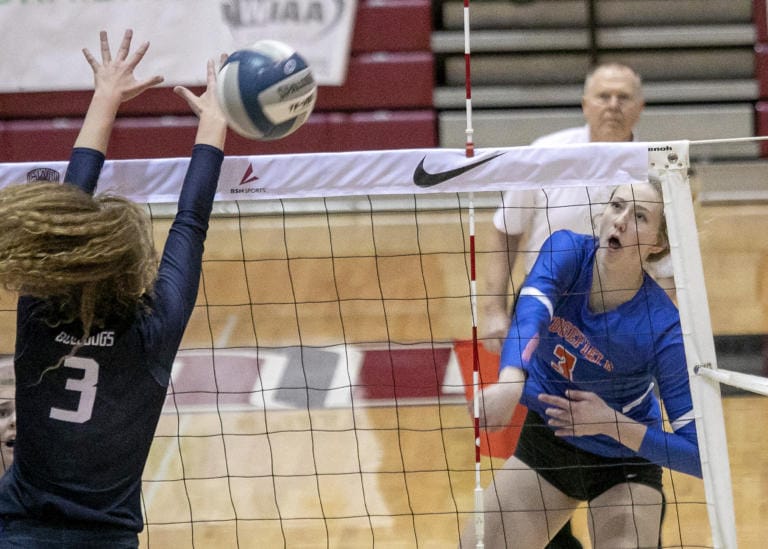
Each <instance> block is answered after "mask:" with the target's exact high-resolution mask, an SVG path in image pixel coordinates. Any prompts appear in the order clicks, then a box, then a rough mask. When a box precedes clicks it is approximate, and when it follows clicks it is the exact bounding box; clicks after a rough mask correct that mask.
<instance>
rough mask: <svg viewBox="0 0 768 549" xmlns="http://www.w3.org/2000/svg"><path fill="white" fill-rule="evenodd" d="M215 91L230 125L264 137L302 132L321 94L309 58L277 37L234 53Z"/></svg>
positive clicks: (246, 134) (245, 134)
mask: <svg viewBox="0 0 768 549" xmlns="http://www.w3.org/2000/svg"><path fill="white" fill-rule="evenodd" d="M216 90H217V98H218V100H219V104H220V105H221V108H222V110H223V111H224V115H225V116H226V117H227V122H228V123H229V127H230V128H232V130H234V131H235V132H236V133H238V134H239V135H242V136H243V137H247V138H249V139H259V140H264V141H268V140H274V139H281V138H283V137H285V136H287V135H290V134H292V133H293V132H295V131H296V130H298V129H299V128H300V127H301V125H302V124H304V122H306V121H307V119H308V118H309V115H310V114H311V113H312V109H314V107H315V100H316V98H317V84H316V83H315V78H314V76H313V75H312V70H311V69H310V67H309V65H308V64H307V62H306V61H305V60H304V58H303V57H302V56H301V55H299V54H298V53H297V52H296V51H295V50H294V49H293V48H292V47H290V46H289V45H287V44H285V43H283V42H279V41H277V40H260V41H258V42H256V43H254V44H252V45H251V46H249V47H247V48H243V49H240V50H237V51H235V52H233V53H232V54H231V55H230V56H229V57H228V58H227V61H226V62H225V63H224V65H222V67H221V69H219V78H218V85H217V88H216Z"/></svg>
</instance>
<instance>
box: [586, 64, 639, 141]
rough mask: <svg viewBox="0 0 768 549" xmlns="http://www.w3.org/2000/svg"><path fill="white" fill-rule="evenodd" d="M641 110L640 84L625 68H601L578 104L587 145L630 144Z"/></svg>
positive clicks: (594, 75) (590, 81)
mask: <svg viewBox="0 0 768 549" xmlns="http://www.w3.org/2000/svg"><path fill="white" fill-rule="evenodd" d="M644 106H645V102H644V100H643V96H642V91H641V89H640V81H639V79H638V77H637V75H636V74H635V73H633V72H632V71H631V70H629V69H628V68H625V67H614V66H609V67H603V68H600V69H598V70H596V71H595V73H594V74H593V75H592V76H591V77H590V78H589V80H588V82H587V85H586V87H585V89H584V97H583V98H582V101H581V107H582V111H583V112H584V118H585V119H586V121H587V124H588V125H589V138H590V141H609V142H614V141H632V135H633V134H632V132H633V130H634V127H635V124H637V121H638V120H639V119H640V113H641V112H642V110H643V107H644Z"/></svg>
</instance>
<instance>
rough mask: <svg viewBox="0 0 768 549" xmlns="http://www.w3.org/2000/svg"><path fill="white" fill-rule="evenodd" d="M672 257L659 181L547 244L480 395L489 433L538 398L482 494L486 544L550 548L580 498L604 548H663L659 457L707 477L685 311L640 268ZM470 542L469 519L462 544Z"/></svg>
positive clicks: (620, 191)
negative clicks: (494, 374) (583, 229)
mask: <svg viewBox="0 0 768 549" xmlns="http://www.w3.org/2000/svg"><path fill="white" fill-rule="evenodd" d="M666 253H668V241H667V236H666V225H665V222H664V216H663V203H662V200H661V188H660V185H658V184H657V183H649V184H642V185H633V186H623V187H619V188H617V189H616V190H615V191H614V193H613V194H612V195H611V198H610V201H609V203H608V205H607V206H606V207H605V210H604V212H603V213H602V215H601V217H600V220H599V227H598V233H597V236H596V237H593V236H591V235H581V234H576V233H573V232H570V231H558V232H555V233H554V234H552V236H551V237H550V238H549V239H547V240H546V241H545V243H544V245H543V247H542V249H541V252H540V254H539V257H538V259H537V261H536V263H535V265H534V267H533V269H532V270H531V272H530V274H529V275H528V277H527V278H526V280H525V284H524V286H523V288H522V290H521V293H520V297H519V299H518V301H517V303H516V307H515V315H514V317H513V320H512V324H511V326H510V330H509V334H508V336H507V338H506V340H505V343H504V347H503V350H502V354H501V365H500V368H501V370H500V372H499V382H498V383H497V384H495V385H493V386H491V387H488V388H487V389H485V390H484V391H483V393H482V399H481V403H482V408H481V409H482V410H483V411H484V414H481V422H482V424H483V425H484V426H486V427H487V428H489V429H493V428H495V427H499V428H500V427H503V426H505V425H507V424H508V422H509V420H510V417H511V415H512V413H513V410H514V407H515V406H516V405H517V403H518V402H521V403H522V404H524V405H525V406H527V407H528V415H527V418H526V421H525V425H524V427H523V431H522V433H521V436H520V440H519V442H518V445H517V449H516V452H515V455H514V456H512V457H511V458H509V460H508V461H507V462H506V463H505V464H504V467H503V468H502V469H501V470H498V471H497V472H496V474H495V477H494V480H493V482H492V483H491V485H490V486H489V487H488V488H487V489H486V490H485V494H484V511H485V530H484V532H485V534H484V535H485V543H486V547H491V548H493V547H525V548H536V547H544V546H545V545H546V543H547V542H548V540H549V538H550V537H551V535H552V534H554V533H555V532H557V531H558V529H559V528H560V527H561V526H562V525H563V524H565V522H566V521H567V520H569V518H570V516H571V515H572V513H573V511H574V510H575V509H576V507H577V506H578V505H579V504H580V503H581V502H584V501H586V502H588V504H589V509H590V519H589V529H590V537H591V539H592V541H593V544H594V547H596V548H611V549H613V548H617V547H656V546H657V543H658V539H659V529H660V514H661V509H662V498H663V494H662V485H661V477H662V470H661V466H667V467H670V468H672V469H675V470H678V471H682V472H685V473H688V474H691V475H696V476H701V464H700V460H699V453H698V444H697V438H696V428H695V423H694V421H693V410H692V401H691V395H690V387H689V383H688V370H687V367H686V361H685V354H684V350H683V342H682V335H681V329H680V320H679V315H678V311H677V309H676V307H675V305H674V304H673V303H672V301H671V300H670V299H669V297H668V296H667V294H666V293H665V292H664V290H663V289H661V287H660V286H659V285H658V284H657V283H656V282H654V281H653V279H652V278H651V277H650V276H648V275H647V274H646V273H645V271H644V269H643V266H644V264H646V263H648V262H651V261H654V260H657V259H659V258H660V257H663V256H664V255H665V254H666ZM656 386H657V388H658V394H659V395H660V396H661V399H662V400H663V402H664V407H665V409H666V412H667V414H668V416H669V421H670V422H671V426H672V428H673V430H674V431H673V432H666V431H665V430H664V429H663V428H662V415H661V410H660V403H659V401H658V399H657V397H656V394H655V393H656V391H655V390H654V389H655V387H656ZM473 539H474V532H473V529H472V528H467V529H466V531H465V532H464V536H463V538H462V546H463V547H471V546H473V543H474V542H473Z"/></svg>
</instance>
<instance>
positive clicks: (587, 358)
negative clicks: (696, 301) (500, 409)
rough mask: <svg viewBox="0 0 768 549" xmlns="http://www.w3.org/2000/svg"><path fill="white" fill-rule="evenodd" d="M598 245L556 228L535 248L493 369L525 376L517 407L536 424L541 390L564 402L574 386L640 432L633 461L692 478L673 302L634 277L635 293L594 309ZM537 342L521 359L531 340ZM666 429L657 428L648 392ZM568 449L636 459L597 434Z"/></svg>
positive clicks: (692, 442)
mask: <svg viewBox="0 0 768 549" xmlns="http://www.w3.org/2000/svg"><path fill="white" fill-rule="evenodd" d="M597 247H598V241H597V239H596V238H595V237H592V236H588V235H581V234H576V233H573V232H570V231H557V232H555V233H553V234H552V236H551V237H550V238H549V239H548V240H547V241H546V242H545V243H544V245H543V247H542V249H541V252H540V254H539V258H538V259H537V261H536V263H535V265H534V267H533V269H532V270H531V273H530V274H529V275H528V277H527V278H526V280H525V284H524V286H523V288H522V289H521V292H520V297H519V299H518V301H517V304H516V307H515V315H514V318H513V319H512V323H511V326H510V330H509V335H508V337H507V339H506V341H505V343H504V348H503V350H502V355H501V364H500V367H501V368H505V367H520V368H523V369H524V370H525V372H526V375H527V377H526V381H525V385H524V389H523V395H522V398H521V403H522V404H523V405H525V406H527V407H528V408H529V409H530V410H532V411H534V412H536V413H537V414H539V415H540V416H541V417H542V418H546V417H547V416H546V414H545V409H546V407H547V405H546V404H544V403H542V402H540V401H539V399H538V395H539V394H541V393H547V394H553V395H558V396H565V391H566V390H568V389H575V390H580V391H591V392H594V393H596V394H597V395H599V396H600V397H601V398H602V399H603V400H604V401H605V402H606V403H607V404H608V405H609V406H610V407H611V408H613V409H614V410H617V411H619V412H621V413H623V414H625V415H626V416H628V417H630V418H632V419H633V420H635V421H638V422H641V423H643V424H645V425H647V426H648V430H647V433H646V435H645V438H644V439H643V442H642V445H641V447H640V449H639V452H638V453H639V455H640V456H641V457H644V458H645V459H648V460H649V461H652V462H654V463H657V464H659V465H664V466H667V467H671V468H673V469H676V470H679V471H683V472H685V473H689V474H692V475H696V476H701V465H700V461H699V453H698V442H697V438H696V426H695V423H694V421H693V406H692V401H691V393H690V386H689V383H688V370H687V367H686V360H685V352H684V349H683V341H682V333H681V329H680V317H679V313H678V311H677V308H676V307H675V305H674V303H672V301H671V300H670V299H669V297H668V296H667V294H666V293H665V292H664V290H662V289H661V288H660V287H659V285H658V284H656V282H654V281H653V279H652V278H651V277H650V276H648V275H647V274H644V280H643V284H642V287H641V288H640V290H639V291H638V292H637V294H636V295H635V296H634V297H633V298H632V299H631V300H629V301H627V302H626V303H623V304H621V305H620V306H619V307H617V308H615V309H613V310H609V311H606V312H603V313H595V312H593V311H591V310H590V307H589V295H590V291H591V287H592V273H593V266H594V261H595V253H596V251H597ZM537 336H538V338H539V342H538V346H537V347H536V349H535V351H534V352H533V354H532V355H531V356H530V357H527V356H526V358H529V360H527V361H526V360H524V358H523V357H524V350H525V348H526V345H528V343H529V342H530V341H531V339H532V338H534V337H537ZM654 384H658V393H659V395H660V396H661V399H662V401H663V402H664V407H665V409H666V411H667V414H668V416H669V420H670V422H671V425H672V428H673V430H674V432H675V434H676V435H679V436H670V434H669V433H668V432H665V431H664V430H663V429H662V415H661V409H660V405H659V401H658V399H657V397H656V394H655V391H654ZM565 440H567V441H569V442H570V443H571V444H573V445H574V446H577V447H579V448H581V449H583V450H586V451H589V452H592V453H595V454H598V455H602V456H606V457H619V458H621V457H630V456H634V455H636V454H635V453H634V452H633V451H632V450H630V449H629V448H627V447H625V446H623V445H622V444H620V443H619V442H617V441H616V440H615V439H613V438H610V437H608V436H606V435H597V436H581V437H566V438H565Z"/></svg>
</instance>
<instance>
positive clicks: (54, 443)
mask: <svg viewBox="0 0 768 549" xmlns="http://www.w3.org/2000/svg"><path fill="white" fill-rule="evenodd" d="M100 40H101V61H100V62H99V61H98V60H97V59H96V58H95V57H94V56H93V55H92V54H91V53H90V52H89V51H88V50H87V49H86V50H83V52H84V54H85V57H86V60H87V61H88V63H89V64H90V66H91V68H92V69H93V73H94V82H95V86H94V93H93V97H92V99H91V103H90V105H89V107H88V112H87V114H86V116H85V120H84V122H83V126H82V128H81V130H80V132H79V134H78V137H77V140H76V142H75V147H74V150H73V151H72V156H71V159H70V163H69V166H68V169H67V174H66V177H65V181H66V184H61V185H60V184H55V183H42V182H40V183H27V184H22V185H13V186H10V187H7V188H5V189H3V190H2V191H0V283H2V284H3V285H4V286H5V287H6V288H9V289H12V290H14V291H17V292H18V294H19V300H18V305H17V334H16V350H15V355H14V368H15V375H16V407H17V417H18V432H17V437H16V444H15V447H14V449H15V455H14V462H13V465H12V466H11V468H10V469H9V470H8V472H7V473H6V474H5V475H4V476H3V477H2V479H1V480H0V547H2V548H4V547H25V548H43V547H45V548H53V547H55V548H72V549H74V548H78V549H81V548H85V547H99V548H102V547H109V548H123V547H137V546H138V532H140V531H141V530H142V528H143V517H142V512H141V505H140V490H141V476H142V471H143V469H144V465H145V462H146V459H147V455H148V453H149V449H150V444H151V442H152V438H153V435H154V432H155V428H156V425H157V422H158V419H159V416H160V412H161V409H162V406H163V402H164V400H165V397H166V390H167V386H168V382H169V378H170V374H171V366H172V363H173V360H174V356H175V354H176V352H177V349H178V347H179V345H180V342H181V339H182V335H183V333H184V330H185V327H186V325H187V321H188V320H189V317H190V315H191V313H192V311H193V308H194V304H195V300H196V296H197V290H198V284H199V279H200V271H201V261H202V254H203V242H204V240H205V237H206V232H207V228H208V221H209V216H210V213H211V208H212V203H213V198H214V194H215V191H216V185H217V181H218V178H219V172H220V168H221V163H222V160H223V146H224V141H225V136H226V122H225V120H224V117H223V114H222V112H221V110H220V109H219V107H218V104H217V102H216V97H215V91H216V90H215V87H216V72H215V69H214V63H213V61H209V62H208V66H207V88H206V90H205V91H204V92H203V93H202V94H201V95H200V96H195V95H194V94H193V93H192V92H190V91H189V90H188V89H186V88H181V87H177V88H175V90H174V91H175V92H176V93H177V94H179V95H180V96H181V97H182V98H183V99H184V100H186V101H187V103H188V104H189V106H190V108H191V110H192V111H193V112H194V113H195V114H196V115H197V116H198V118H199V121H198V127H197V134H196V140H195V145H194V147H193V149H192V156H191V160H190V164H189V168H188V170H187V173H186V176H185V179H184V182H183V186H182V190H181V192H180V196H179V202H178V209H177V214H176V217H175V219H174V221H173V224H172V226H171V229H170V231H169V234H168V238H167V241H166V244H165V248H164V250H163V253H162V256H161V258H160V261H159V264H158V261H157V254H156V253H155V250H154V247H153V243H152V234H151V232H150V224H149V220H148V217H147V215H146V214H145V212H144V210H143V208H141V207H140V206H138V205H136V204H133V203H132V202H130V201H128V200H125V199H122V198H118V197H115V196H101V195H96V196H93V192H94V190H95V187H96V183H97V180H98V177H99V173H100V171H101V167H102V164H103V162H104V157H105V152H106V149H107V143H108V142H109V138H110V135H111V131H112V127H113V124H114V121H115V116H116V113H117V111H118V108H119V106H120V104H121V103H122V102H124V101H126V100H128V99H131V98H133V97H135V96H137V95H139V94H140V93H142V92H144V91H145V90H146V89H148V88H150V87H153V86H155V85H157V84H159V83H160V82H162V78H161V77H159V76H155V77H151V78H148V79H145V80H137V79H136V78H135V77H134V74H133V73H134V69H135V67H136V66H137V64H138V63H139V62H140V61H141V59H142V58H143V56H144V54H145V53H146V51H147V48H148V46H149V44H148V43H143V44H142V45H141V46H140V47H139V48H138V49H137V50H136V51H135V52H133V53H131V52H130V48H131V40H132V32H131V31H130V30H129V31H126V33H125V35H124V37H123V39H122V42H121V44H120V47H119V49H118V51H117V53H116V55H115V57H112V54H111V52H110V46H109V42H108V39H107V35H106V33H104V32H102V33H101V37H100Z"/></svg>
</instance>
